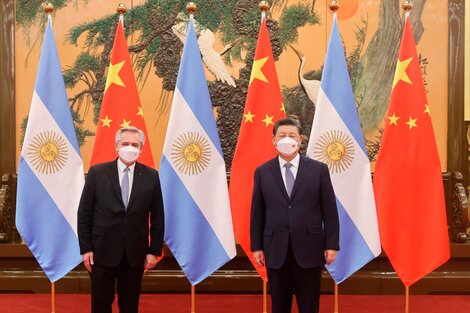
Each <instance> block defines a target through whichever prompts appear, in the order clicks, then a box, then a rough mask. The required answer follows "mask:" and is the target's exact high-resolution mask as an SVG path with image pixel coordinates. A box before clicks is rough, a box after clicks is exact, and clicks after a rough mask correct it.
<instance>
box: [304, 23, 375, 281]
mask: <svg viewBox="0 0 470 313" xmlns="http://www.w3.org/2000/svg"><path fill="white" fill-rule="evenodd" d="M307 155H308V156H309V157H310V158H313V159H316V160H318V161H321V162H324V163H326V164H327V165H328V168H329V170H330V175H331V180H332V184H333V188H334V191H335V194H336V204H337V206H338V213H339V221H340V251H339V252H338V255H337V257H336V260H335V261H334V262H333V263H332V264H331V265H330V266H327V269H328V271H329V272H330V275H331V276H332V277H333V279H334V281H335V283H336V284H339V283H341V282H342V281H344V280H345V279H346V278H348V277H349V276H351V275H352V274H353V273H354V272H356V271H357V270H359V269H360V268H361V267H362V266H364V265H365V264H367V263H368V262H369V261H371V260H372V259H374V258H375V257H376V256H378V255H379V254H380V251H381V248H380V239H379V229H378V224H377V212H376V209H375V200H374V193H373V189H372V180H371V172H370V164H369V159H368V157H367V150H366V147H365V144H364V137H363V135H362V131H361V126H360V123H359V117H358V114H357V109H356V103H355V100H354V95H353V92H352V89H351V83H350V81H349V74H348V69H347V64H346V59H345V56H344V50H343V46H342V43H341V37H340V35H339V31H338V23H337V19H336V14H334V20H333V26H332V29H331V34H330V41H329V44H328V51H327V54H326V60H325V65H324V68H323V75H322V80H321V87H320V91H319V94H318V100H317V107H316V111H315V117H314V118H313V125H312V133H311V134H310V140H309V143H308V148H307Z"/></svg>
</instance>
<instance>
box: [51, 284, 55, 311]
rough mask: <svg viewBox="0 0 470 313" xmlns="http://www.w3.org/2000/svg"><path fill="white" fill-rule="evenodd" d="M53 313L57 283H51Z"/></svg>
mask: <svg viewBox="0 0 470 313" xmlns="http://www.w3.org/2000/svg"><path fill="white" fill-rule="evenodd" d="M51 312H52V313H55V283H51Z"/></svg>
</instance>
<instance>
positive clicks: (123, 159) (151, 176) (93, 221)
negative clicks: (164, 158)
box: [78, 127, 164, 313]
mask: <svg viewBox="0 0 470 313" xmlns="http://www.w3.org/2000/svg"><path fill="white" fill-rule="evenodd" d="M115 142H116V151H117V152H118V155H119V157H118V158H117V159H116V160H114V161H111V162H107V163H102V164H98V165H95V166H93V167H91V168H90V170H89V171H88V175H87V179H86V183H85V186H84V188H83V193H82V197H81V199H80V205H79V208H78V238H79V242H80V252H81V254H82V255H83V263H84V265H85V267H86V268H87V270H88V271H89V272H90V278H91V306H92V313H111V312H112V303H113V301H114V290H115V286H116V283H117V292H118V303H119V312H121V313H136V312H138V305H139V296H140V285H141V281H142V276H143V273H144V271H146V270H149V269H151V268H153V267H154V266H155V265H156V264H157V257H158V256H160V255H161V252H162V245H163V233H164V215H163V201H162V193H161V188H160V179H159V176H158V172H157V171H156V170H155V169H153V168H150V167H147V166H145V165H143V164H141V163H138V162H136V161H137V159H138V157H139V155H140V152H141V150H142V147H143V145H144V143H145V135H144V133H143V132H142V131H141V130H139V129H137V128H135V127H126V128H121V129H120V130H118V131H117V133H116V139H115ZM149 221H150V225H149ZM149 234H150V236H149ZM149 239H150V240H149Z"/></svg>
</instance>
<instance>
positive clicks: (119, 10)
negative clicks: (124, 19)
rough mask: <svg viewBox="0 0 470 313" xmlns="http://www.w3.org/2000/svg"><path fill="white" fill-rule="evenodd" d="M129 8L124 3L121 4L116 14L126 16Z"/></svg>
mask: <svg viewBox="0 0 470 313" xmlns="http://www.w3.org/2000/svg"><path fill="white" fill-rule="evenodd" d="M126 11H127V7H126V5H125V4H124V3H119V4H118V5H117V7H116V12H118V13H119V15H124V13H126Z"/></svg>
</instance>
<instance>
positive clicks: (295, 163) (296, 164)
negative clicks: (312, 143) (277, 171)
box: [277, 153, 300, 189]
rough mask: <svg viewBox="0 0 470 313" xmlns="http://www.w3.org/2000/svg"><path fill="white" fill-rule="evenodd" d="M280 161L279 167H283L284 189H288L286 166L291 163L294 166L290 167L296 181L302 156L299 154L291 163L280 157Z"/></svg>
mask: <svg viewBox="0 0 470 313" xmlns="http://www.w3.org/2000/svg"><path fill="white" fill-rule="evenodd" d="M277 158H278V159H279V166H280V167H281V175H282V180H283V181H284V187H285V188H286V189H287V184H286V168H285V166H284V164H286V163H290V164H292V166H291V167H290V171H291V172H292V175H294V180H295V178H296V177H297V171H298V170H299V163H300V154H298V153H297V155H296V156H295V158H293V159H292V160H291V161H290V162H287V161H286V160H284V159H283V158H281V157H280V156H278V157H277Z"/></svg>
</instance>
